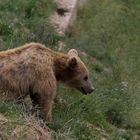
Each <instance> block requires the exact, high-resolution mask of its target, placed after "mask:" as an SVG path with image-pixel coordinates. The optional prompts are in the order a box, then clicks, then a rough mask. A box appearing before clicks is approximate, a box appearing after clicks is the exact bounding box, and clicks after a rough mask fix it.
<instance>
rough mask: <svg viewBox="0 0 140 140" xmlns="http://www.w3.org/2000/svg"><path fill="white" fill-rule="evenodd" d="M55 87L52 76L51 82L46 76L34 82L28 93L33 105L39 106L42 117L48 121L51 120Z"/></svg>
mask: <svg viewBox="0 0 140 140" xmlns="http://www.w3.org/2000/svg"><path fill="white" fill-rule="evenodd" d="M49 76H50V75H49ZM51 79H52V78H51ZM55 89H56V80H55V78H53V80H52V82H50V81H48V78H46V79H44V80H41V81H37V82H36V84H35V85H34V88H33V91H32V94H31V95H30V97H31V99H32V102H33V105H34V106H35V105H37V106H38V107H39V109H40V111H41V114H42V115H43V118H44V119H45V120H46V121H48V122H50V121H52V105H53V98H54V93H55Z"/></svg>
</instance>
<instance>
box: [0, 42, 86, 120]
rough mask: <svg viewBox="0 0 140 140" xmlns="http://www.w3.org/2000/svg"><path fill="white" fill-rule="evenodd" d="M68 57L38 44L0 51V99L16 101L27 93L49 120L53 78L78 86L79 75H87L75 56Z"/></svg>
mask: <svg viewBox="0 0 140 140" xmlns="http://www.w3.org/2000/svg"><path fill="white" fill-rule="evenodd" d="M71 56H72V55H68V54H62V53H58V52H55V51H52V50H50V49H48V48H46V47H45V46H43V45H42V44H39V43H30V44H27V45H24V46H21V47H18V48H15V49H11V50H7V51H2V52H0V100H6V101H11V100H19V99H22V98H24V97H25V96H26V95H28V94H30V97H31V99H32V102H33V105H38V106H39V107H40V110H41V112H42V113H43V115H44V117H45V119H47V120H48V121H50V120H51V119H52V116H51V109H52V102H53V97H54V94H55V90H56V81H62V82H65V83H67V84H68V85H70V86H72V87H75V88H77V89H78V88H79V87H80V86H81V81H82V80H81V79H80V78H81V75H88V71H87V69H86V67H85V65H84V64H83V62H82V61H81V60H80V59H79V57H77V58H76V59H75V58H74V59H75V60H74V61H73V60H70V58H71ZM75 64H76V68H74V67H75ZM71 67H72V68H71ZM78 79H79V80H78ZM79 81H80V82H79Z"/></svg>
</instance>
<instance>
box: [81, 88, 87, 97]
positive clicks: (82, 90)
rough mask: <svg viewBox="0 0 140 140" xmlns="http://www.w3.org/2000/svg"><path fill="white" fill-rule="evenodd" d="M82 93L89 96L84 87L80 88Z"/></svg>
mask: <svg viewBox="0 0 140 140" xmlns="http://www.w3.org/2000/svg"><path fill="white" fill-rule="evenodd" d="M80 91H81V92H82V93H83V94H85V95H87V92H86V91H85V90H84V88H83V87H81V88H80Z"/></svg>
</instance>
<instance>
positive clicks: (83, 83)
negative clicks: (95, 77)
mask: <svg viewBox="0 0 140 140" xmlns="http://www.w3.org/2000/svg"><path fill="white" fill-rule="evenodd" d="M68 56H69V59H68V62H67V64H68V69H69V71H70V72H69V74H68V77H69V79H68V80H67V82H66V84H67V85H69V86H71V87H73V88H76V89H77V90H79V91H80V92H82V93H83V94H89V93H92V92H93V91H94V87H93V86H92V84H91V82H90V79H89V72H88V70H87V68H86V66H85V64H84V63H83V62H82V61H81V59H80V58H79V56H78V52H77V51H76V50H75V49H71V50H70V51H69V52H68Z"/></svg>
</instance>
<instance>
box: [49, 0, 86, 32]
mask: <svg viewBox="0 0 140 140" xmlns="http://www.w3.org/2000/svg"><path fill="white" fill-rule="evenodd" d="M85 2H86V0H55V4H56V11H55V12H54V14H53V15H51V17H50V21H51V23H52V25H53V26H54V28H55V30H56V32H58V33H59V34H60V35H65V33H67V32H69V30H70V27H71V25H72V24H73V22H74V21H75V19H76V15H77V10H78V7H79V6H78V5H80V7H81V6H82V5H83V4H85Z"/></svg>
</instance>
